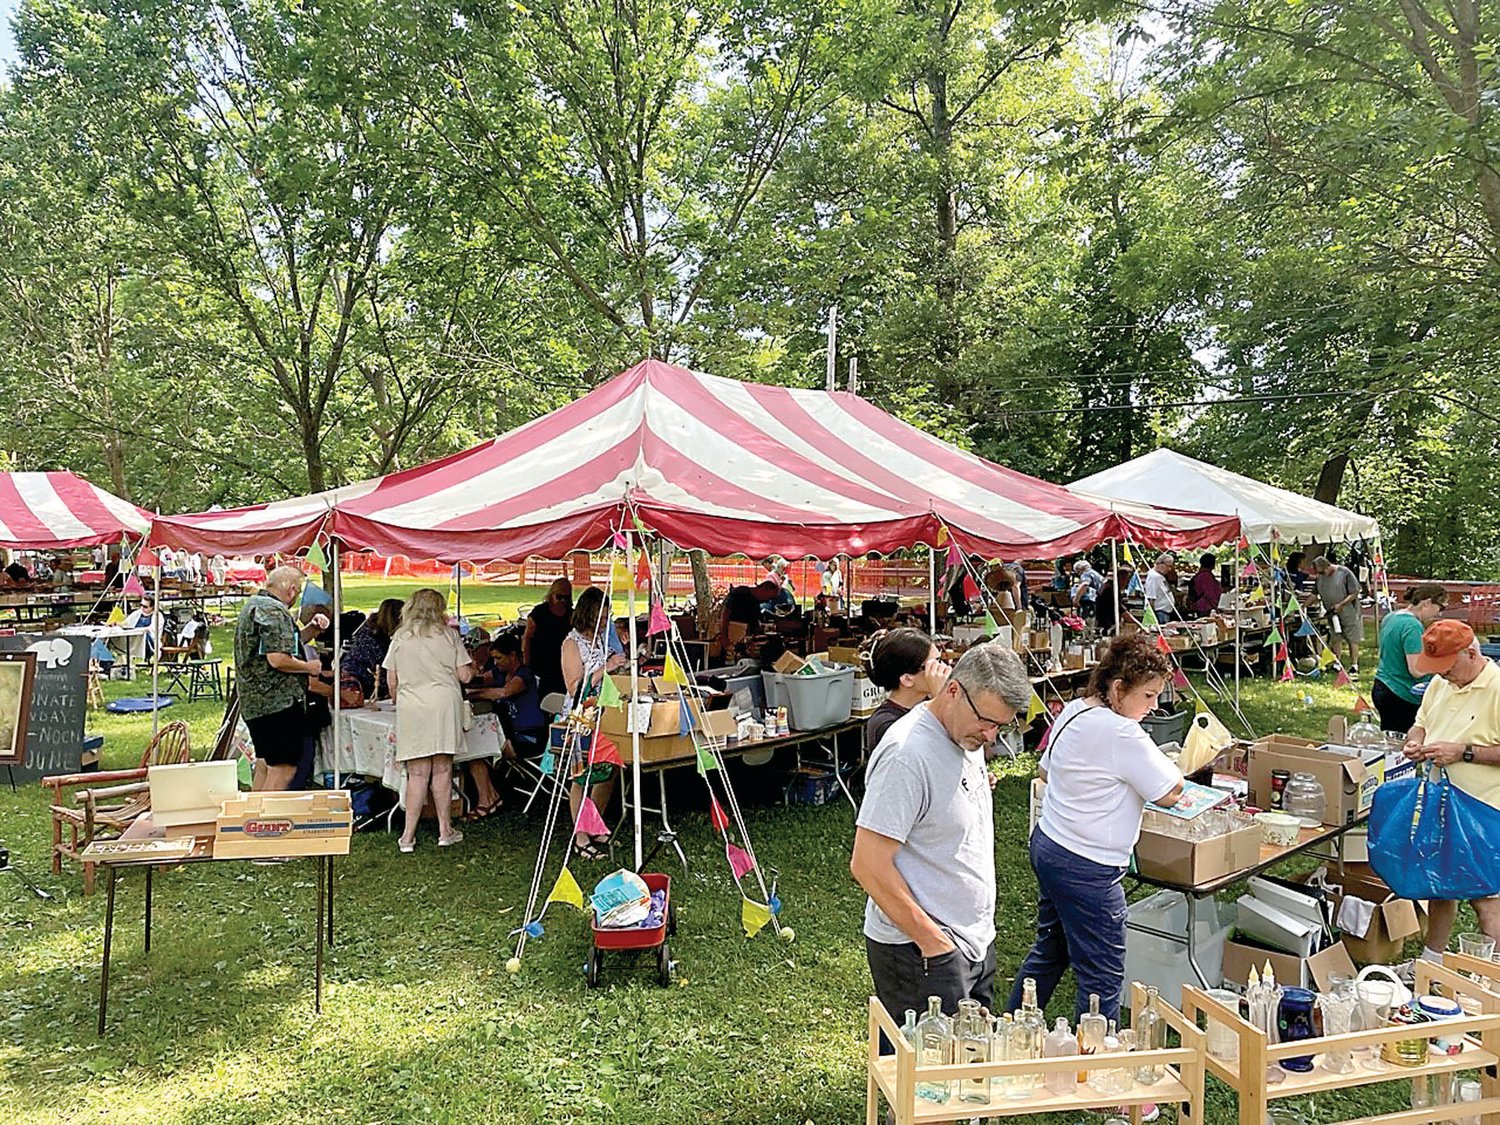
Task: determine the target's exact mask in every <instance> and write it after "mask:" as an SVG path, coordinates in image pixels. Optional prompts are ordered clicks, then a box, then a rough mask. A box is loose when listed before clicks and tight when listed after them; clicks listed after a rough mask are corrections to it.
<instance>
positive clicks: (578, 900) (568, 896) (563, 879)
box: [547, 867, 583, 910]
mask: <svg viewBox="0 0 1500 1125" xmlns="http://www.w3.org/2000/svg"><path fill="white" fill-rule="evenodd" d="M547 901H548V902H565V903H567V904H568V905H569V906H571V907H574V908H576V909H578V910H582V909H583V888H582V887H580V886H579V885H578V880H577V879H575V878H573V873H572V872H571V871H569V870H568V869H567V868H566V867H564V868H563V869H562V871H561V872H560V873H559V874H558V876H557V882H555V883H553V884H552V893H551V894H549V895H548V896H547Z"/></svg>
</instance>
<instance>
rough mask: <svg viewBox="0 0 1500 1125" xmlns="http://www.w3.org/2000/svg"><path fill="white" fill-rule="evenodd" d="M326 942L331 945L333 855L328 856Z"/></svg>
mask: <svg viewBox="0 0 1500 1125" xmlns="http://www.w3.org/2000/svg"><path fill="white" fill-rule="evenodd" d="M328 944H329V946H330V947H332V945H333V856H329V857H328Z"/></svg>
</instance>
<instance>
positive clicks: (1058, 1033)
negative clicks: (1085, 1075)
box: [1042, 1016, 1078, 1094]
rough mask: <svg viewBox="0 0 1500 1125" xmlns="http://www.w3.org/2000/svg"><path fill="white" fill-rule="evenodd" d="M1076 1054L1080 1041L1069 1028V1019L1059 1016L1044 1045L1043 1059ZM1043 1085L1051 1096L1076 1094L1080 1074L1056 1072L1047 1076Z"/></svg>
mask: <svg viewBox="0 0 1500 1125" xmlns="http://www.w3.org/2000/svg"><path fill="white" fill-rule="evenodd" d="M1076 1054H1078V1039H1077V1037H1076V1036H1075V1035H1074V1034H1073V1029H1072V1028H1070V1027H1069V1026H1068V1021H1067V1019H1066V1018H1064V1017H1063V1016H1058V1017H1057V1023H1056V1024H1055V1025H1054V1026H1053V1028H1052V1030H1051V1032H1049V1033H1048V1035H1047V1038H1046V1039H1045V1040H1044V1041H1043V1043H1042V1057H1043V1058H1047V1059H1058V1058H1063V1057H1065V1056H1067V1055H1076ZM1042 1084H1043V1085H1044V1086H1046V1088H1047V1092H1048V1093H1049V1094H1076V1093H1077V1092H1078V1072H1077V1071H1074V1070H1054V1071H1052V1072H1051V1073H1049V1074H1048V1075H1047V1077H1046V1079H1044V1081H1043V1083H1042Z"/></svg>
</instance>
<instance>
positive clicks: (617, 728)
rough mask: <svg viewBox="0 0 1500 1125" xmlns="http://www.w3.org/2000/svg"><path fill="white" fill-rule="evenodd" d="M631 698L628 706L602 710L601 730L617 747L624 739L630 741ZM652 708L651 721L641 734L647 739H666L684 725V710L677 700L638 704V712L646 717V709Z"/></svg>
mask: <svg viewBox="0 0 1500 1125" xmlns="http://www.w3.org/2000/svg"><path fill="white" fill-rule="evenodd" d="M629 703H630V697H629V696H626V706H624V707H605V708H602V710H601V714H600V717H599V730H600V732H601V733H603V734H604V735H606V736H607V737H608V738H609V740H610V741H611V742H613V743H615V744H616V745H617V746H618V745H619V743H620V740H621V739H622V738H623V739H625V740H626V741H627V742H628V741H629V740H630V710H629ZM647 707H649V708H650V715H651V717H650V721H649V724H648V725H647V726H646V729H644V730H643V731H642V732H641V734H642V735H643V736H645V737H647V738H664V737H667V736H669V735H675V734H676V733H677V731H678V728H679V727H681V725H682V708H681V707H680V706H679V704H678V702H677V700H675V699H671V700H653V701H652V702H650V703H646V702H645V701H644V700H642V701H639V702H637V704H636V710H637V712H638V713H640V714H641V715H642V717H644V713H645V710H646V708H647Z"/></svg>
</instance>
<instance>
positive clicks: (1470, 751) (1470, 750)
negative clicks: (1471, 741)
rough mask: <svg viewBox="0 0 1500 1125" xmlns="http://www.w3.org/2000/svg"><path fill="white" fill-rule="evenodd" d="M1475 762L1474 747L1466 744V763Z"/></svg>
mask: <svg viewBox="0 0 1500 1125" xmlns="http://www.w3.org/2000/svg"><path fill="white" fill-rule="evenodd" d="M1473 760H1474V747H1472V746H1469V745H1467V744H1465V745H1464V761H1466V762H1472V761H1473Z"/></svg>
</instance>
